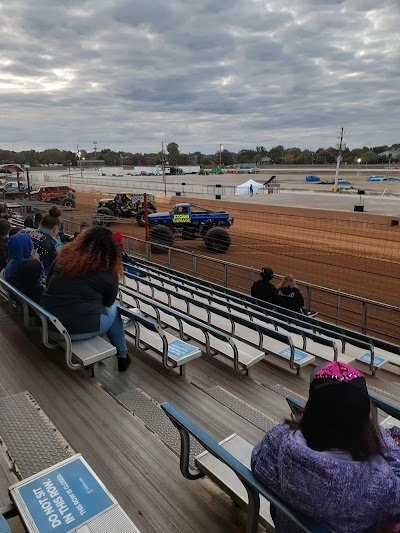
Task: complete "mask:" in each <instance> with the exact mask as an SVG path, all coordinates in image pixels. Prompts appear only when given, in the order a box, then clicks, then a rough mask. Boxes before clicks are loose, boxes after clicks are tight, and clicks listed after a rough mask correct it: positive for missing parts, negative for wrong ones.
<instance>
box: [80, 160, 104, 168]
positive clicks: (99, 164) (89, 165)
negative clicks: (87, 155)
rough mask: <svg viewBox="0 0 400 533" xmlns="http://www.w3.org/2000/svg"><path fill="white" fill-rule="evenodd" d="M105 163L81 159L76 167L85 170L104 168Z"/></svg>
mask: <svg viewBox="0 0 400 533" xmlns="http://www.w3.org/2000/svg"><path fill="white" fill-rule="evenodd" d="M105 164H106V162H105V161H104V159H81V160H80V162H79V163H78V165H77V166H82V167H85V168H98V167H104V166H105Z"/></svg>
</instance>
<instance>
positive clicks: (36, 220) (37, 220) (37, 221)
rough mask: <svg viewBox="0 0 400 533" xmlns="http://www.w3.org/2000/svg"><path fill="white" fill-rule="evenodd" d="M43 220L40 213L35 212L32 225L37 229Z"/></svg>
mask: <svg viewBox="0 0 400 533" xmlns="http://www.w3.org/2000/svg"><path fill="white" fill-rule="evenodd" d="M42 220H43V215H42V213H35V218H34V219H33V226H34V227H35V228H36V229H37V228H38V227H39V226H40V223H41V222H42Z"/></svg>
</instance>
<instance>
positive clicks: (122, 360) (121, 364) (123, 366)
mask: <svg viewBox="0 0 400 533" xmlns="http://www.w3.org/2000/svg"><path fill="white" fill-rule="evenodd" d="M130 364H131V356H130V355H129V354H128V355H127V356H126V357H118V370H119V372H125V370H128V366H129V365H130Z"/></svg>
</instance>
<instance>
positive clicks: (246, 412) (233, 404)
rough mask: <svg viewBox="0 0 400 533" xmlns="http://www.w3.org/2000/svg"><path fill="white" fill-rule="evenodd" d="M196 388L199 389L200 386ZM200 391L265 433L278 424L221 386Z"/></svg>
mask: <svg viewBox="0 0 400 533" xmlns="http://www.w3.org/2000/svg"><path fill="white" fill-rule="evenodd" d="M196 386H197V387H198V385H196ZM198 388H200V387H198ZM200 390H202V391H203V392H205V393H206V394H208V395H209V396H211V398H214V400H217V402H219V403H220V404H222V405H224V406H225V407H227V408H228V409H230V410H231V411H233V412H234V413H236V414H237V415H239V416H241V417H242V418H244V419H245V420H247V421H248V422H250V423H251V424H253V426H256V427H258V428H259V429H262V430H263V431H267V430H268V429H270V428H271V427H272V426H274V425H275V424H276V423H277V422H276V421H275V420H273V419H272V418H270V417H269V416H267V415H266V414H264V413H262V412H261V411H259V410H258V409H256V408H255V407H253V406H251V405H250V404H248V403H247V402H245V401H243V400H241V399H240V398H238V397H237V396H235V395H234V394H232V393H230V392H228V391H227V390H225V389H224V388H222V387H220V386H219V385H216V386H215V387H211V388H210V389H200Z"/></svg>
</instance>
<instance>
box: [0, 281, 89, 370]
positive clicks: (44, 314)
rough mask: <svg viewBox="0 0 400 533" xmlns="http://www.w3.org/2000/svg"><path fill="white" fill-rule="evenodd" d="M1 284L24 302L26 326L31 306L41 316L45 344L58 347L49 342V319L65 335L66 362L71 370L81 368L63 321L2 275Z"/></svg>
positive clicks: (49, 346)
mask: <svg viewBox="0 0 400 533" xmlns="http://www.w3.org/2000/svg"><path fill="white" fill-rule="evenodd" d="M0 284H1V285H2V286H3V287H4V288H5V289H6V291H7V292H8V293H11V294H12V295H13V296H14V297H15V298H17V299H18V300H19V301H20V303H21V304H22V308H23V311H24V323H25V327H29V308H31V309H32V310H33V311H35V313H36V314H37V315H38V316H39V318H40V320H41V322H42V341H43V344H44V345H45V346H46V348H51V349H54V348H56V347H57V345H56V344H52V343H50V342H49V337H48V333H49V330H48V321H49V322H51V323H52V324H53V326H54V327H55V328H56V329H57V331H58V332H59V333H60V335H62V337H63V340H64V342H65V362H66V363H67V366H68V368H70V369H71V370H78V369H81V368H82V366H81V365H80V364H79V363H73V362H72V344H71V337H70V336H69V333H68V331H67V330H66V329H65V327H64V326H63V325H62V323H61V322H60V321H59V320H58V318H57V317H55V316H54V315H52V314H51V313H49V312H48V311H46V309H43V307H41V306H40V305H39V304H37V303H36V302H34V301H33V300H31V299H30V298H28V296H26V295H25V294H23V293H22V292H21V291H19V290H18V289H16V288H15V287H13V285H11V284H10V283H8V282H7V281H6V280H5V279H4V278H3V276H1V275H0Z"/></svg>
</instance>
